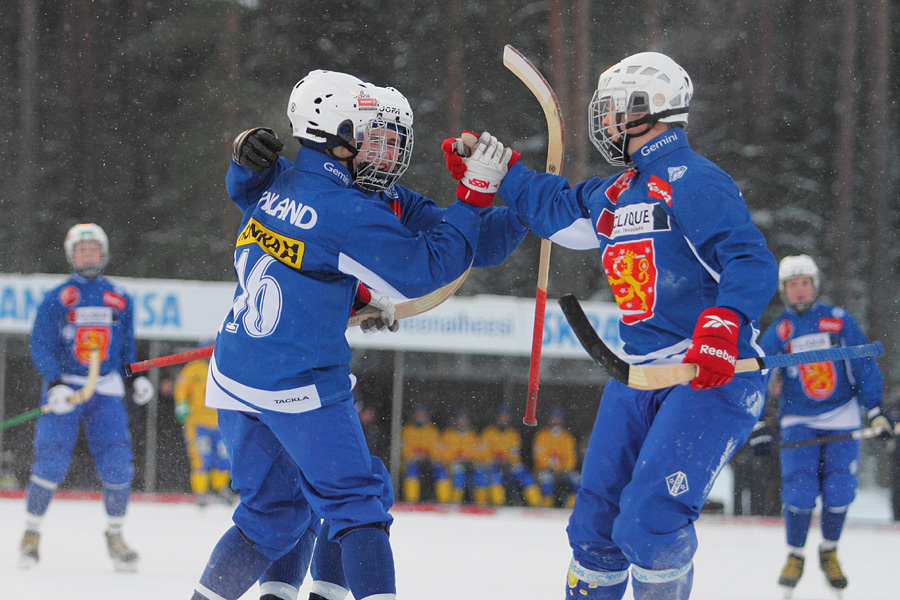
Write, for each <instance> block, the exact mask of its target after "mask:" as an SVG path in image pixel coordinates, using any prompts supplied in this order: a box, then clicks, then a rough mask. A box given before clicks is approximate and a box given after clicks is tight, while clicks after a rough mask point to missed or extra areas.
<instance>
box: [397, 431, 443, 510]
mask: <svg viewBox="0 0 900 600" xmlns="http://www.w3.org/2000/svg"><path fill="white" fill-rule="evenodd" d="M400 439H401V446H400V458H401V459H402V461H403V499H404V500H406V501H407V502H418V501H419V499H420V498H421V493H422V484H421V478H422V475H423V471H424V470H426V469H430V470H431V474H432V477H433V478H434V490H435V495H436V496H437V500H438V502H441V503H447V502H449V501H450V496H451V490H450V479H449V477H448V476H447V469H446V468H445V467H444V465H443V464H441V462H440V447H441V432H440V431H439V430H438V428H437V427H436V426H435V425H434V424H433V423H431V422H430V421H428V419H427V416H425V417H423V418H417V419H416V422H415V423H408V424H406V425H404V426H403V430H402V431H401V433H400Z"/></svg>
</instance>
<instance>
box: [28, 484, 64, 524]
mask: <svg viewBox="0 0 900 600" xmlns="http://www.w3.org/2000/svg"><path fill="white" fill-rule="evenodd" d="M55 491H56V488H53V489H48V488H45V487H44V486H42V485H38V484H36V483H35V482H33V481H29V482H28V491H27V492H26V493H25V508H26V510H27V511H28V514H30V515H35V516H38V517H39V516H42V515H43V514H44V513H45V512H47V507H48V506H50V500H52V499H53V493H54V492H55Z"/></svg>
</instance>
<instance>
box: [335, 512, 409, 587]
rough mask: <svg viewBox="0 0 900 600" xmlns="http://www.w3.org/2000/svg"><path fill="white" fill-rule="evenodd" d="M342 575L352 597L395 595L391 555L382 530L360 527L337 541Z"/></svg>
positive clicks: (388, 543) (386, 536) (386, 537)
mask: <svg viewBox="0 0 900 600" xmlns="http://www.w3.org/2000/svg"><path fill="white" fill-rule="evenodd" d="M340 544H341V554H342V562H343V563H344V574H345V576H346V577H347V583H348V584H349V588H350V592H351V593H352V594H353V597H354V598H366V597H368V596H374V595H375V594H396V593H397V584H396V581H395V579H394V553H393V552H392V551H391V542H390V540H389V539H388V534H387V532H386V531H385V530H383V529H377V528H375V527H361V528H359V529H354V530H352V531H350V532H348V533H346V534H344V535H343V536H342V537H341V539H340Z"/></svg>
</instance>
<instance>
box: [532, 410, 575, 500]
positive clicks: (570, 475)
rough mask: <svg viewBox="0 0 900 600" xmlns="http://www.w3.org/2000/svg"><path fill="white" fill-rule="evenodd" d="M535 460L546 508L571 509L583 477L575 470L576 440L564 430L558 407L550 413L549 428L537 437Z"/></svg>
mask: <svg viewBox="0 0 900 600" xmlns="http://www.w3.org/2000/svg"><path fill="white" fill-rule="evenodd" d="M533 458H534V472H535V474H536V475H537V477H538V481H540V482H541V493H542V494H543V496H544V505H545V506H554V505H560V504H564V505H565V506H569V507H571V506H572V505H573V503H574V502H575V494H576V493H577V492H578V489H579V488H580V487H581V483H580V482H581V476H580V475H579V473H578V471H576V470H575V466H576V462H577V458H578V457H577V453H576V450H575V438H574V437H572V434H571V433H569V432H568V431H566V430H565V428H564V427H563V411H562V409H561V408H559V407H558V406H556V407H554V408H553V410H552V411H550V419H549V421H548V424H547V427H545V428H544V429H541V430H540V431H538V432H537V434H536V435H535V436H534V450H533Z"/></svg>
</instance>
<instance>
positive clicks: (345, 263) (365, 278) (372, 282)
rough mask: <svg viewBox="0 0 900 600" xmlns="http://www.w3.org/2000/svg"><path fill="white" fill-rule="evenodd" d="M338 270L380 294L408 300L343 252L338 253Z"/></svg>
mask: <svg viewBox="0 0 900 600" xmlns="http://www.w3.org/2000/svg"><path fill="white" fill-rule="evenodd" d="M338 270H340V271H341V273H346V274H347V275H350V276H351V277H356V278H357V279H359V280H360V281H362V282H365V284H366V285H367V286H369V287H371V288H374V289H376V290H378V291H379V292H381V293H382V294H387V295H388V296H390V297H391V298H399V299H401V300H409V298H407V297H406V296H404V295H403V294H401V293H400V292H399V291H398V290H397V288H395V287H394V286H392V285H391V284H389V283H388V282H387V281H385V280H384V279H382V278H381V277H380V276H379V275H377V274H376V273H375V272H374V271H372V270H371V269H369V268H368V267H365V266H363V265H362V264H360V263H359V262H357V261H355V260H353V259H352V258H350V257H349V256H347V255H346V254H344V253H343V252H341V253H339V254H338Z"/></svg>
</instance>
